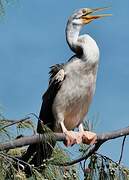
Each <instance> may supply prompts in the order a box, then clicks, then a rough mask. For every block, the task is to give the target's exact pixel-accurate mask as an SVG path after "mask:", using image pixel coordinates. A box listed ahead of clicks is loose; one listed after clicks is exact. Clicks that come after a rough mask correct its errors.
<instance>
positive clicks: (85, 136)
mask: <svg viewBox="0 0 129 180" xmlns="http://www.w3.org/2000/svg"><path fill="white" fill-rule="evenodd" d="M79 132H80V133H81V135H82V142H83V143H84V144H95V143H96V140H97V135H96V133H94V132H91V131H84V129H83V125H82V124H80V125H79Z"/></svg>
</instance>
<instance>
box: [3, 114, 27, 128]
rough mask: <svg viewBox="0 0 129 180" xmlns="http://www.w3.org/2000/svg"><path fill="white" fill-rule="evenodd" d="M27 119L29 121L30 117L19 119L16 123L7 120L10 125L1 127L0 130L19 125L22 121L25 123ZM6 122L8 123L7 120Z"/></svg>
mask: <svg viewBox="0 0 129 180" xmlns="http://www.w3.org/2000/svg"><path fill="white" fill-rule="evenodd" d="M28 119H30V117H26V118H23V119H20V120H18V121H16V120H9V121H10V123H9V124H7V125H5V126H3V127H2V128H0V129H5V128H7V127H9V126H12V125H15V124H18V123H21V122H23V121H27V120H28ZM5 121H6V120H5ZM7 121H8V120H7Z"/></svg>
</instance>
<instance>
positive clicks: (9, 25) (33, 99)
mask: <svg viewBox="0 0 129 180" xmlns="http://www.w3.org/2000/svg"><path fill="white" fill-rule="evenodd" d="M103 6H112V8H111V10H107V12H110V13H112V14H113V16H112V17H107V18H103V19H101V20H96V21H94V22H92V23H91V24H89V25H87V26H86V27H85V28H84V29H83V31H82V33H89V34H90V35H91V36H92V37H93V38H94V39H95V40H96V41H97V43H98V46H99V48H100V53H101V58H100V66H99V72H98V79H97V87H96V93H95V97H94V100H93V102H92V105H91V108H90V112H89V115H88V117H89V118H90V119H92V118H93V117H94V116H96V115H98V116H99V121H98V125H97V127H96V131H97V132H105V131H110V130H115V129H118V128H122V127H126V126H128V125H129V83H128V82H129V58H128V57H129V20H128V18H129V11H128V7H129V1H128V0H124V2H123V0H119V1H117V2H116V1H112V0H109V1H105V0H92V1H91V0H85V1H81V0H70V1H69V0H62V1H59V0H58V1H57V0H52V1H51V0H44V1H42V0H38V1H36V0H28V1H26V0H18V1H12V3H9V4H8V5H7V6H6V9H5V11H6V13H5V15H4V16H3V17H2V18H1V20H0V106H1V107H2V111H3V112H4V114H5V115H6V117H8V118H10V119H13V118H14V119H19V118H22V117H24V115H26V114H28V113H30V112H34V113H36V114H38V112H39V110H40V105H41V96H42V94H43V92H44V91H45V89H46V88H47V84H48V71H49V66H51V65H52V64H55V63H62V62H65V61H67V60H68V59H69V58H70V57H71V56H72V52H71V51H70V49H69V47H68V46H67V44H66V41H65V26H66V22H67V18H68V16H69V15H71V13H72V12H73V11H74V10H75V9H79V8H81V7H103ZM127 141H129V138H127V140H126V142H127ZM120 143H121V140H114V141H112V142H111V143H107V145H106V144H105V145H104V146H103V148H101V151H102V152H103V153H105V154H107V155H109V156H111V157H113V158H114V160H117V159H118V158H119V152H120V145H121V144H120ZM128 146H129V143H126V146H125V150H124V152H125V153H124V156H123V163H125V164H126V165H128V166H129V162H128V160H129V159H128V158H127V157H128V151H129V147H128Z"/></svg>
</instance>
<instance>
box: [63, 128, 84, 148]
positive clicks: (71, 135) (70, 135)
mask: <svg viewBox="0 0 129 180" xmlns="http://www.w3.org/2000/svg"><path fill="white" fill-rule="evenodd" d="M65 135H66V141H65V145H66V146H72V145H74V144H80V143H81V142H82V136H83V132H74V131H66V132H65Z"/></svg>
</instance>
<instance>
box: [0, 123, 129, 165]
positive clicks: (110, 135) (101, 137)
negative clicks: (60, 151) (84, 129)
mask: <svg viewBox="0 0 129 180" xmlns="http://www.w3.org/2000/svg"><path fill="white" fill-rule="evenodd" d="M54 135H55V138H56V141H65V135H64V134H63V133H54ZM127 135H129V126H128V127H127V128H123V129H119V130H116V131H112V132H107V133H102V134H98V135H97V143H96V144H95V145H93V146H91V148H90V149H89V151H88V153H87V154H86V155H84V156H82V157H81V158H79V159H76V160H73V161H71V162H66V163H60V164H58V165H62V166H70V165H73V164H75V163H78V162H80V161H82V160H84V159H88V158H89V157H90V156H91V155H92V154H93V153H95V152H96V151H97V150H98V149H99V147H100V146H101V145H102V144H103V143H105V142H106V141H108V140H111V139H115V138H119V137H122V136H127ZM49 136H50V132H49V135H48V138H49ZM44 138H47V136H44V135H42V134H40V136H39V135H38V134H37V135H33V136H27V137H22V138H19V139H16V140H13V141H10V142H6V143H2V144H0V150H1V151H2V150H8V149H13V148H16V147H22V146H27V145H31V144H37V143H41V142H43V141H44V140H46V139H44Z"/></svg>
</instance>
